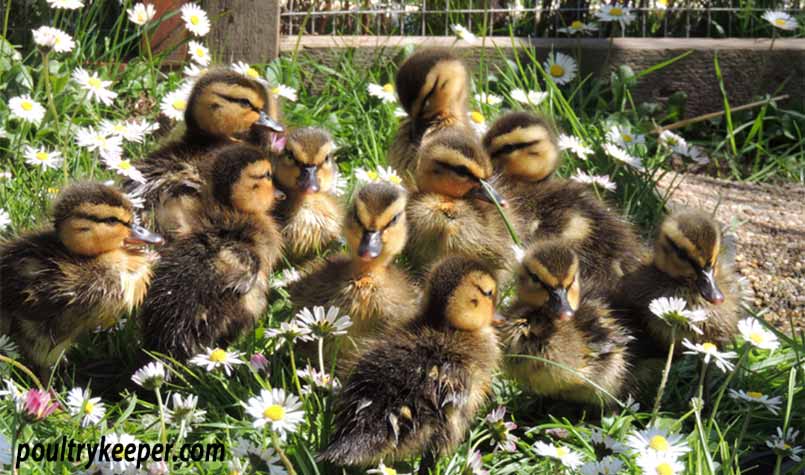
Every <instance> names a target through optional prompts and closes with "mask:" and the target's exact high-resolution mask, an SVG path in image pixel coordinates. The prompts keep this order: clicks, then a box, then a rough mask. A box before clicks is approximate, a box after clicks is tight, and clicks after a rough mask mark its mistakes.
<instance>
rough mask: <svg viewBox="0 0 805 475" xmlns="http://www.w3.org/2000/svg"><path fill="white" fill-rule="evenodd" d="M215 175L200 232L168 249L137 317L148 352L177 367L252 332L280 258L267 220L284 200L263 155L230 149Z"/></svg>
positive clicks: (220, 155) (241, 147)
mask: <svg viewBox="0 0 805 475" xmlns="http://www.w3.org/2000/svg"><path fill="white" fill-rule="evenodd" d="M212 171H213V173H212V177H213V180H212V182H211V183H210V186H209V188H208V191H207V192H206V193H205V195H204V209H205V214H204V219H203V220H202V221H201V224H202V226H201V227H200V228H199V230H198V231H196V232H194V233H192V234H190V235H188V236H185V237H182V238H180V239H177V240H175V241H173V242H172V243H170V244H168V245H167V246H166V248H165V250H164V252H163V253H162V257H161V259H160V262H159V264H158V265H157V266H156V267H155V269H154V279H153V282H152V284H151V288H150V290H149V292H148V295H147V296H146V299H145V302H144V303H143V306H142V311H141V314H140V320H141V327H142V331H143V336H144V343H145V347H146V348H147V349H150V350H156V351H159V352H160V353H165V354H168V355H170V356H172V357H174V358H176V359H179V360H184V359H186V358H187V357H189V356H191V355H194V354H197V353H199V352H200V351H201V350H202V349H203V348H204V347H213V346H221V345H225V344H228V343H230V342H231V341H233V340H234V339H235V338H237V337H238V336H239V335H241V334H242V333H243V332H244V331H246V330H248V329H250V328H251V327H252V325H254V323H255V322H256V321H257V319H258V318H259V316H260V314H261V313H262V312H263V310H264V309H265V307H266V305H267V298H266V293H267V291H268V279H269V275H270V273H271V269H272V266H273V265H274V263H275V262H276V261H277V260H278V259H279V257H280V256H281V254H282V245H281V243H282V238H281V235H280V232H279V229H278V227H277V225H276V223H275V222H274V219H273V218H272V217H271V215H270V214H269V213H270V210H271V208H272V206H273V203H274V200H275V199H282V198H283V194H282V192H281V191H279V190H277V189H275V188H274V185H273V183H272V181H271V178H272V176H271V174H272V169H271V163H270V161H269V158H268V156H267V155H266V153H265V152H264V151H263V150H260V149H258V148H256V147H253V146H251V145H246V144H234V145H230V146H227V147H224V148H223V149H221V150H219V151H218V152H217V153H216V157H215V158H214V162H213V166H212Z"/></svg>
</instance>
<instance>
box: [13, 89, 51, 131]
mask: <svg viewBox="0 0 805 475" xmlns="http://www.w3.org/2000/svg"><path fill="white" fill-rule="evenodd" d="M8 108H9V109H10V110H11V116H12V117H15V118H17V119H20V120H24V121H26V122H31V123H33V124H39V122H41V121H42V119H44V118H45V108H44V107H42V104H40V103H38V102H36V101H35V100H33V98H31V96H29V95H28V94H24V95H22V96H17V97H12V98H11V99H10V100H9V101H8Z"/></svg>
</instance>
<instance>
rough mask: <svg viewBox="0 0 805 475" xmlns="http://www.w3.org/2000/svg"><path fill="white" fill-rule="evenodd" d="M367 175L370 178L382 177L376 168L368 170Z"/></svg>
mask: <svg viewBox="0 0 805 475" xmlns="http://www.w3.org/2000/svg"><path fill="white" fill-rule="evenodd" d="M366 176H368V177H369V179H370V180H377V179H379V178H380V175H378V174H377V172H376V171H374V170H372V171H369V172H367V173H366Z"/></svg>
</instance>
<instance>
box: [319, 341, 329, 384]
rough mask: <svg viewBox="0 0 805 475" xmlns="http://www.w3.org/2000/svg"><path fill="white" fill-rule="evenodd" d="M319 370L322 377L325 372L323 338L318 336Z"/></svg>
mask: <svg viewBox="0 0 805 475" xmlns="http://www.w3.org/2000/svg"><path fill="white" fill-rule="evenodd" d="M319 371H321V375H322V377H324V375H325V374H327V373H326V372H325V370H324V338H319Z"/></svg>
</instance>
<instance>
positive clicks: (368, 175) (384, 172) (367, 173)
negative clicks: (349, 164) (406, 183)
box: [355, 166, 402, 185]
mask: <svg viewBox="0 0 805 475" xmlns="http://www.w3.org/2000/svg"><path fill="white" fill-rule="evenodd" d="M355 180H356V181H357V182H358V184H364V183H372V182H374V181H386V182H389V183H392V184H394V185H401V184H402V179H401V178H400V176H399V175H397V172H396V171H394V169H393V168H391V167H383V166H379V167H377V169H375V170H367V169H365V168H356V169H355Z"/></svg>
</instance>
